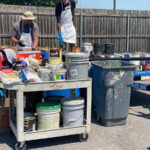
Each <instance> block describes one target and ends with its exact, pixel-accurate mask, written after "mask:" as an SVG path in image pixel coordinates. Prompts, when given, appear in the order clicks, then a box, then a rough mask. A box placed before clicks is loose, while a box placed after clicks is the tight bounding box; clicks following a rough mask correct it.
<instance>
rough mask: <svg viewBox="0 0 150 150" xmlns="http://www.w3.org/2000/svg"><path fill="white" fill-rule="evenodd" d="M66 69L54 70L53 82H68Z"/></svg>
mask: <svg viewBox="0 0 150 150" xmlns="http://www.w3.org/2000/svg"><path fill="white" fill-rule="evenodd" d="M66 73H67V70H66V69H60V70H55V71H54V70H53V71H52V80H53V81H63V80H66Z"/></svg>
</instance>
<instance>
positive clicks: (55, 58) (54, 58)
mask: <svg viewBox="0 0 150 150" xmlns="http://www.w3.org/2000/svg"><path fill="white" fill-rule="evenodd" d="M49 64H51V65H58V64H62V49H60V48H51V49H50V52H49Z"/></svg>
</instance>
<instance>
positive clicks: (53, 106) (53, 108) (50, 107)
mask: <svg viewBox="0 0 150 150" xmlns="http://www.w3.org/2000/svg"><path fill="white" fill-rule="evenodd" d="M60 108H61V105H60V103H58V102H56V101H49V102H41V103H38V104H37V114H38V130H45V129H58V128H59V120H60Z"/></svg>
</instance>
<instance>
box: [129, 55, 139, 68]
mask: <svg viewBox="0 0 150 150" xmlns="http://www.w3.org/2000/svg"><path fill="white" fill-rule="evenodd" d="M129 55H130V57H135V58H136V57H140V54H138V53H132V54H129ZM130 64H132V65H135V66H139V65H140V61H130Z"/></svg>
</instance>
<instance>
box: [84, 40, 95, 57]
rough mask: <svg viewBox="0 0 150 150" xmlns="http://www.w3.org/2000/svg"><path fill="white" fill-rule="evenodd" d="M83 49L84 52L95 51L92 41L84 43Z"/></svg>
mask: <svg viewBox="0 0 150 150" xmlns="http://www.w3.org/2000/svg"><path fill="white" fill-rule="evenodd" d="M82 50H83V52H85V53H87V54H88V55H90V53H91V52H92V51H93V45H92V43H83V46H82Z"/></svg>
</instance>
